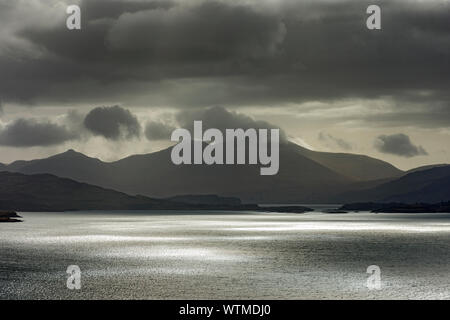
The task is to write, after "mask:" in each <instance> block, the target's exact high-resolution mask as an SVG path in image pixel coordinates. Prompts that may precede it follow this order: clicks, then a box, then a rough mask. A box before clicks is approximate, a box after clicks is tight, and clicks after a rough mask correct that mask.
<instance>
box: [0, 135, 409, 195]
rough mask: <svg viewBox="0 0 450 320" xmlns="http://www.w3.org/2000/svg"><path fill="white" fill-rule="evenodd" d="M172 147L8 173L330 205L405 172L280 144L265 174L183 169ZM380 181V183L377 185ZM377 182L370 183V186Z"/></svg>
mask: <svg viewBox="0 0 450 320" xmlns="http://www.w3.org/2000/svg"><path fill="white" fill-rule="evenodd" d="M170 154H171V148H168V149H165V150H162V151H159V152H155V153H150V154H144V155H133V156H130V157H127V158H124V159H121V160H119V161H115V162H110V163H106V162H102V161H100V160H98V159H94V158H90V157H87V156H85V155H83V154H81V153H77V152H75V151H73V150H69V151H67V152H65V153H62V154H58V155H55V156H53V157H49V158H46V159H40V160H33V161H16V162H14V163H12V164H10V165H8V166H6V168H5V170H8V171H12V172H20V173H25V174H38V173H50V174H53V175H56V176H59V177H65V178H70V179H73V180H76V181H79V182H85V183H89V184H93V185H98V186H101V187H105V188H110V189H114V190H118V191H121V192H125V193H127V194H142V195H145V196H150V197H156V198H168V197H172V196H175V195H180V194H191V195H202V194H217V195H220V196H225V197H238V198H240V199H242V200H243V201H244V202H246V203H249V202H250V203H254V202H259V203H327V202H330V201H332V202H334V201H336V200H335V199H334V198H333V197H334V196H335V195H337V194H338V193H341V192H343V191H346V190H353V189H354V188H355V187H356V186H357V183H366V182H367V181H368V180H373V179H393V178H396V177H398V176H400V175H401V174H403V172H402V171H400V170H398V169H396V168H395V167H393V166H392V165H390V164H388V163H386V162H383V161H381V160H376V159H372V158H369V157H366V156H360V155H352V154H333V153H322V152H315V151H310V150H307V149H305V148H302V147H300V146H298V145H296V144H293V143H285V144H281V145H280V170H279V173H278V174H277V175H274V176H261V175H260V166H259V165H234V166H230V165H210V166H208V165H180V166H176V165H174V164H173V163H172V161H171V159H170ZM377 183H379V182H377ZM377 183H372V182H370V183H369V186H372V185H374V184H377Z"/></svg>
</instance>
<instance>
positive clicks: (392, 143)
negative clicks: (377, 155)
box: [375, 133, 428, 158]
mask: <svg viewBox="0 0 450 320" xmlns="http://www.w3.org/2000/svg"><path fill="white" fill-rule="evenodd" d="M375 148H376V149H377V150H378V151H380V152H382V153H389V154H394V155H397V156H400V157H406V158H411V157H415V156H425V155H428V153H427V152H426V151H425V149H424V148H422V146H416V145H414V144H413V143H412V142H411V139H410V138H409V136H407V135H405V134H403V133H398V134H392V135H381V136H379V137H378V138H377V139H376V140H375Z"/></svg>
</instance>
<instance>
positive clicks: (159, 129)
mask: <svg viewBox="0 0 450 320" xmlns="http://www.w3.org/2000/svg"><path fill="white" fill-rule="evenodd" d="M174 129H175V128H174V127H173V126H171V125H168V124H165V123H162V122H157V121H149V122H148V123H147V124H146V126H145V136H146V137H147V139H148V140H170V135H171V134H172V131H173V130H174Z"/></svg>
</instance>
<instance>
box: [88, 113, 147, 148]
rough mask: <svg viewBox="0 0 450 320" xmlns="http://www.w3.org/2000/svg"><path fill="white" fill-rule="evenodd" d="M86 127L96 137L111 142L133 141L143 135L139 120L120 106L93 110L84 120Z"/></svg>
mask: <svg viewBox="0 0 450 320" xmlns="http://www.w3.org/2000/svg"><path fill="white" fill-rule="evenodd" d="M84 126H85V127H86V128H87V129H88V130H89V131H90V132H92V133H93V134H94V135H99V136H103V137H105V138H107V139H111V140H119V139H132V138H134V137H139V136H140V133H141V126H140V124H139V122H138V120H137V118H136V117H135V116H134V115H133V114H132V113H131V112H130V111H129V110H126V109H123V108H122V107H119V106H112V107H98V108H95V109H93V110H91V111H90V112H89V113H88V114H87V115H86V118H85V119H84Z"/></svg>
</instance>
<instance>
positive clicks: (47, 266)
mask: <svg viewBox="0 0 450 320" xmlns="http://www.w3.org/2000/svg"><path fill="white" fill-rule="evenodd" d="M21 215H22V216H23V217H24V219H25V222H23V223H3V224H0V298H1V299H366V298H369V299H405V298H406V299H408V298H411V299H449V298H450V215H448V214H447V215H446V214H420V215H418V214H370V213H349V214H323V213H318V212H317V213H307V214H273V213H270V214H264V213H251V212H249V213H245V212H242V213H234V214H231V213H226V212H221V213H214V214H212V213H208V212H198V213H197V214H192V213H176V212H136V211H134V212H114V213H107V212H80V213H23V214H21ZM69 265H78V266H79V267H80V269H81V272H82V275H81V283H82V288H81V290H69V289H67V287H66V281H67V277H68V274H66V269H67V267H68V266H69ZM370 265H377V266H379V267H380V269H381V290H379V291H377V290H369V289H368V288H367V287H366V281H367V278H368V277H369V274H367V273H366V270H367V267H368V266H370Z"/></svg>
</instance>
